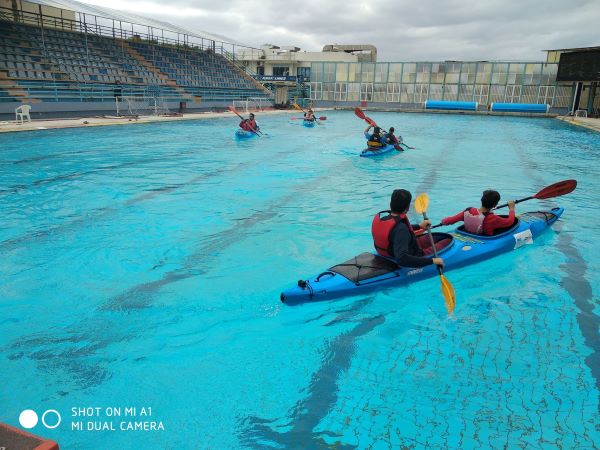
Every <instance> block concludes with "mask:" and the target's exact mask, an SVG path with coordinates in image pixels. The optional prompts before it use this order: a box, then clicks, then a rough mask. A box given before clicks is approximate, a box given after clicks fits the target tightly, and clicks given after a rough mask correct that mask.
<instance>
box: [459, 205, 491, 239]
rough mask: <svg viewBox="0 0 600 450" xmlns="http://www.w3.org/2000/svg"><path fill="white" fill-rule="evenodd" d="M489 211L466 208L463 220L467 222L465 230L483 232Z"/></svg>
mask: <svg viewBox="0 0 600 450" xmlns="http://www.w3.org/2000/svg"><path fill="white" fill-rule="evenodd" d="M486 217H487V213H482V212H480V211H479V210H478V209H476V208H467V209H465V212H464V216H463V221H464V222H465V231H466V232H467V233H473V234H483V221H484V220H485V218H486Z"/></svg>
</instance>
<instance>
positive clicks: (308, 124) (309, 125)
mask: <svg viewBox="0 0 600 450" xmlns="http://www.w3.org/2000/svg"><path fill="white" fill-rule="evenodd" d="M316 124H317V121H316V120H302V125H304V126H305V127H306V128H312V127H314V126H315V125H316Z"/></svg>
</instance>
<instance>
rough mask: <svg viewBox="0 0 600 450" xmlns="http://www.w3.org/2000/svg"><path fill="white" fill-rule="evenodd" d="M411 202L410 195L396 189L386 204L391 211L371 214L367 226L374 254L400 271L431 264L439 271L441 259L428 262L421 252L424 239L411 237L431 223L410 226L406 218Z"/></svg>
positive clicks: (425, 254) (442, 264) (427, 257)
mask: <svg viewBox="0 0 600 450" xmlns="http://www.w3.org/2000/svg"><path fill="white" fill-rule="evenodd" d="M411 200H412V195H411V193H410V192H408V191H407V190H405V189H396V190H395V191H394V192H392V198H391V200H390V210H391V211H381V212H378V213H377V214H375V217H374V218H373V224H372V225H371V233H372V235H373V243H374V244H375V250H377V253H379V254H380V255H381V256H385V257H388V258H392V259H394V260H395V261H396V262H397V263H398V265H400V266H403V267H424V266H429V265H431V264H435V265H437V266H440V267H442V268H443V267H444V260H443V259H442V258H432V257H431V256H427V252H426V251H423V248H422V243H424V242H425V239H427V237H426V236H421V237H420V238H417V236H416V235H415V230H421V229H426V228H427V227H428V226H430V225H431V222H430V221H429V220H423V221H422V222H421V223H420V224H419V225H411V223H410V222H409V221H408V218H407V217H406V213H407V212H408V208H409V207H410V202H411ZM383 214H385V215H383ZM421 238H425V239H421ZM429 253H431V252H429Z"/></svg>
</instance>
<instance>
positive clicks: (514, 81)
mask: <svg viewBox="0 0 600 450" xmlns="http://www.w3.org/2000/svg"><path fill="white" fill-rule="evenodd" d="M557 71H558V64H557V63H555V62H532V61H527V62H525V61H523V62H520V61H519V62H515V61H443V62H389V63H388V62H386V63H382V62H379V63H365V62H313V63H312V64H311V84H310V87H311V99H312V100H313V101H314V102H315V103H316V104H319V105H328V106H334V105H340V106H343V105H344V104H348V103H354V104H356V103H357V102H368V103H369V104H371V105H373V104H375V105H379V106H388V107H394V108H396V107H397V108H402V107H407V108H420V107H421V106H422V104H423V103H424V102H425V101H426V100H450V101H475V102H478V103H479V105H480V109H487V108H489V106H490V105H491V104H492V103H495V102H498V103H540V104H548V105H550V107H551V110H554V111H555V112H561V111H562V110H565V109H567V108H568V107H569V105H570V101H571V99H572V92H573V83H558V82H557V81H556V74H557Z"/></svg>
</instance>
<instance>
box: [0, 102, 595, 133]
mask: <svg viewBox="0 0 600 450" xmlns="http://www.w3.org/2000/svg"><path fill="white" fill-rule="evenodd" d="M313 109H314V111H315V112H316V111H326V110H329V109H330V108H313ZM255 114H256V116H257V118H258V120H259V121H260V116H262V115H272V114H290V115H294V114H295V115H299V114H301V113H300V112H299V111H296V110H289V109H287V110H265V111H259V112H256V113H255ZM242 115H243V114H242ZM215 117H230V118H236V116H235V114H233V113H232V112H229V111H226V112H199V113H186V114H184V115H176V116H139V117H137V118H135V117H118V116H98V117H85V118H75V119H72V118H71V119H34V120H32V121H31V122H24V123H22V124H21V123H20V122H17V121H14V120H11V121H4V122H0V133H11V132H16V131H36V130H49V129H53V128H78V127H98V126H108V125H130V124H134V123H151V122H173V121H177V120H198V119H212V118H215ZM236 119H237V118H236ZM556 119H558V120H562V121H563V122H567V123H572V124H574V125H578V126H581V127H585V128H588V129H590V130H594V131H597V132H600V119H592V118H587V117H572V116H570V117H566V116H560V117H556Z"/></svg>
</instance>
